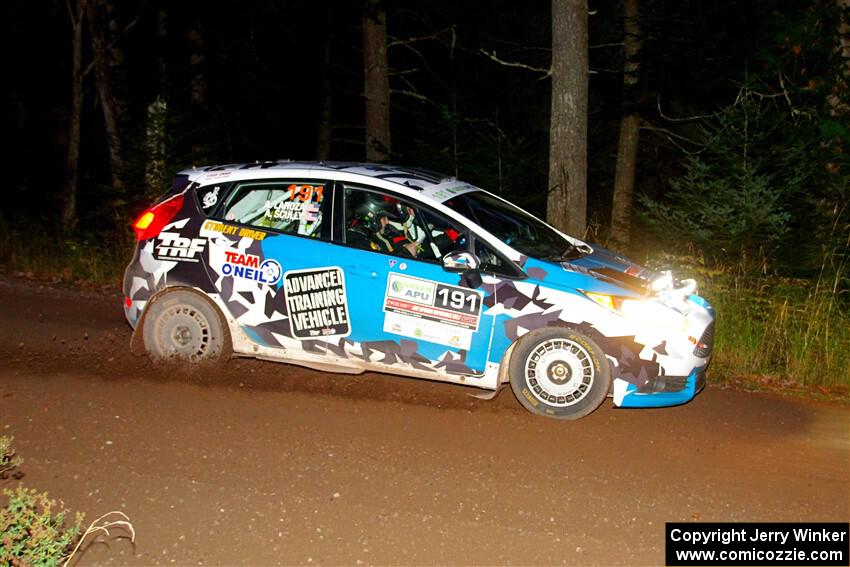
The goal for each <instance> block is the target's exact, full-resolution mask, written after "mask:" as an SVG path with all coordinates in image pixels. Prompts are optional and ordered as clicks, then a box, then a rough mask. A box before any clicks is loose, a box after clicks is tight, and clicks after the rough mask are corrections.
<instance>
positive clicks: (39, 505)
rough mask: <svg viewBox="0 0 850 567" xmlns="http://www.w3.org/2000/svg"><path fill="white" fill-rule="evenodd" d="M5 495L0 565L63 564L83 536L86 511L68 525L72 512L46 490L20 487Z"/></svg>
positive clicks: (0, 516)
mask: <svg viewBox="0 0 850 567" xmlns="http://www.w3.org/2000/svg"><path fill="white" fill-rule="evenodd" d="M3 494H4V495H5V496H6V498H8V500H9V502H8V504H7V505H6V507H5V508H4V509H2V510H0V564H2V565H31V566H33V567H35V566H45V567H52V566H56V565H60V564H61V563H62V561H63V560H64V559H65V558H66V557H67V556H68V554H69V552H70V551H71V548H72V546H73V545H74V543H75V542H76V541H77V540H78V539H79V537H80V531H81V525H82V522H83V516H82V514H77V515H76V517H75V519H74V522H73V523H72V524H71V525H70V526H65V517H66V515H67V514H68V511H67V510H66V509H65V508H64V507H63V506H62V505H61V503H59V504H57V502H56V501H55V500H51V499H50V498H48V496H47V493H46V492H42V493H39V492H36V490H35V489H27V488H24V487H21V486H19V487H18V488H16V489H15V490H9V489H5V490H4V491H3Z"/></svg>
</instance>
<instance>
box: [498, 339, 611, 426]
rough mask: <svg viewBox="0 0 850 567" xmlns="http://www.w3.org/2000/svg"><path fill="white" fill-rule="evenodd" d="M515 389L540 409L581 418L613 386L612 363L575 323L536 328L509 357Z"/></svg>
mask: <svg viewBox="0 0 850 567" xmlns="http://www.w3.org/2000/svg"><path fill="white" fill-rule="evenodd" d="M508 364H509V366H508V372H509V373H510V377H511V389H512V390H513V391H514V395H515V396H516V398H517V400H519V403H521V404H522V405H523V407H525V409H527V410H528V411H530V412H532V413H535V414H537V415H543V416H547V417H554V418H558V419H579V418H581V417H584V416H586V415H588V414H589V413H591V412H593V411H594V410H595V409H596V408H598V407H599V406H600V405H601V404H602V401H603V400H604V399H605V397H606V396H607V395H608V391H609V389H610V387H611V367H610V365H609V363H608V359H607V358H606V357H605V353H604V352H602V349H601V348H599V345H597V344H596V343H595V342H593V340H591V339H589V338H588V337H586V336H585V335H583V334H581V333H579V332H577V331H573V330H572V329H563V328H549V329H540V330H537V331H532V332H531V333H529V334H528V335H526V336H524V337H522V338H521V339H520V341H519V342H518V343H517V345H516V347H515V348H514V350H513V352H512V353H511V359H510V361H509V363H508Z"/></svg>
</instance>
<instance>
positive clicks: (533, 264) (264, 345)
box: [124, 162, 714, 419]
mask: <svg viewBox="0 0 850 567" xmlns="http://www.w3.org/2000/svg"><path fill="white" fill-rule="evenodd" d="M134 228H135V231H136V236H137V239H138V246H137V248H136V251H135V254H134V256H133V260H132V261H131V262H130V265H129V266H128V267H127V271H126V274H125V276H124V295H125V313H126V316H127V320H128V321H129V322H130V325H131V326H132V327H133V328H134V329H135V331H134V333H133V343H132V345H133V348H134V350H135V351H137V352H138V351H142V350H146V351H147V352H148V353H150V355H151V356H153V357H154V358H158V359H159V358H168V357H174V356H177V357H184V358H186V359H188V360H191V361H196V360H201V359H211V358H216V357H221V356H229V355H231V354H235V355H238V356H252V357H256V358H262V359H268V360H276V361H281V362H289V363H293V364H299V365H303V366H307V367H310V368H316V369H320V370H327V371H333V372H343V373H360V372H363V371H364V370H376V371H381V372H388V373H391V374H398V375H403V376H413V377H418V378H428V379H431V380H442V381H446V382H455V383H459V384H465V385H467V386H476V387H478V388H482V389H485V390H490V391H492V392H493V394H492V395H495V392H497V391H498V390H499V389H500V387H501V386H502V385H503V384H505V383H508V382H510V384H511V387H512V389H513V391H514V394H515V395H516V397H517V399H518V400H519V401H520V402H521V403H522V405H523V406H525V407H526V408H527V409H529V410H530V411H532V412H534V413H537V414H541V415H546V416H551V417H557V418H567V419H575V418H579V417H582V416H585V415H587V414H589V413H590V412H592V411H593V410H594V409H596V408H597V407H598V406H599V405H600V404H601V403H602V401H603V400H604V399H605V397H606V396H608V395H609V394H610V395H611V396H612V397H613V401H614V405H616V406H620V407H657V406H669V405H675V404H681V403H684V402H687V401H688V400H690V399H691V398H693V397H694V395H695V394H696V393H697V392H698V391H699V390H700V389H701V388H702V386H703V384H704V380H705V378H704V376H705V369H706V367H707V366H708V363H709V359H710V356H711V349H712V335H713V329H714V311H713V310H712V308H711V306H710V305H709V304H708V303H707V302H706V301H705V300H704V299H702V298H701V297H699V296H698V295H696V290H695V288H696V284H695V283H694V282H693V280H685V281H678V280H676V279H674V278H673V277H672V276H671V275H670V274H669V272H666V273H653V272H650V271H649V270H647V269H645V268H641V267H640V266H637V265H635V264H633V263H631V262H630V261H628V260H626V259H625V258H622V257H620V256H617V255H616V254H614V253H612V252H610V251H606V250H603V249H600V248H596V247H594V246H591V245H589V244H587V243H585V242H582V241H580V240H578V239H576V238H572V237H570V236H567V235H565V234H562V233H560V232H559V231H557V230H555V229H554V228H552V227H550V226H549V225H547V224H545V223H544V222H542V221H540V220H539V219H537V218H535V217H534V216H532V215H530V214H528V213H526V212H524V211H522V210H521V209H519V208H517V207H515V206H514V205H512V204H510V203H508V202H507V201H505V200H503V199H501V198H499V197H497V196H495V195H493V194H491V193H488V192H486V191H483V190H481V189H479V188H478V187H474V186H472V185H470V184H468V183H464V182H462V181H458V180H456V179H454V178H448V177H444V176H441V175H439V174H435V173H432V172H428V171H424V170H420V169H411V168H403V167H393V166H386V165H371V164H350V163H330V162H321V163H296V162H263V163H253V164H235V165H224V166H214V167H205V168H199V169H191V170H186V171H183V172H181V173H180V174H179V175H178V176H177V177H176V179H175V184H174V187H173V188H172V190H171V192H170V193H169V194H167V195H165V196H164V197H162V198H161V199H160V200H159V201H158V202H157V203H156V204H154V205H153V206H152V207H151V208H150V209H148V210H147V211H145V212H144V213H143V214H142V215H141V216H140V217H139V219H138V220H137V221H136V222H135V226H134ZM482 397H487V396H482Z"/></svg>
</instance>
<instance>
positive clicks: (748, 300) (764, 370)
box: [668, 250, 850, 388]
mask: <svg viewBox="0 0 850 567" xmlns="http://www.w3.org/2000/svg"><path fill="white" fill-rule="evenodd" d="M834 253H835V251H834V250H829V251H827V254H828V258H825V263H824V266H825V269H824V272H823V275H822V276H821V277H820V278H816V279H815V280H814V281H810V280H807V279H799V278H779V277H775V276H774V277H761V276H760V277H747V276H742V275H741V274H740V273H739V272H737V271H735V270H733V269H718V268H708V267H706V266H705V263H704V262H702V261H697V260H695V259H694V257H679V258H678V262H677V263H678V267H677V272H678V273H680V274H682V275H685V274H686V275H688V276H691V277H695V278H697V280H698V281H699V282H700V286H701V287H700V294H701V295H703V296H705V297H706V298H707V299H708V300H709V301H710V302H711V304H712V306H713V307H714V308H715V310H716V311H717V313H718V315H717V328H716V335H715V342H714V354H713V360H712V367H711V374H712V376H713V377H720V378H721V379H722V378H725V377H734V376H742V375H743V376H749V375H756V376H775V377H777V378H779V379H780V380H781V381H786V382H788V383H793V384H798V385H808V386H821V387H823V386H826V387H834V386H838V387H844V388H847V387H850V373H848V372H847V368H850V311H848V306H850V298H848V297H847V295H848V294H847V291H846V287H842V283H841V282H842V281H843V280H846V276H847V268H848V266H847V264H846V263H844V261H845V260H846V258H844V259H842V260H840V261H839V263H837V264H834V265H832V267H830V268H828V269H827V266H828V262H832V261H833V260H835V259H836V257H835V256H834ZM668 261H669V259H668Z"/></svg>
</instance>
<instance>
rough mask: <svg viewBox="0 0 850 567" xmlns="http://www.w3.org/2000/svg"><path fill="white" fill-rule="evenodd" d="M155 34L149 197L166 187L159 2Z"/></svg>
mask: <svg viewBox="0 0 850 567" xmlns="http://www.w3.org/2000/svg"><path fill="white" fill-rule="evenodd" d="M156 23H157V26H156V37H157V47H158V53H157V75H158V79H159V96H157V97H156V100H154V101H153V102H152V103H150V104H149V105H148V112H147V127H146V129H145V150H146V152H147V158H146V160H145V179H144V183H145V196H146V197H147V198H148V199H152V198H153V197H156V196H157V195H159V194H161V193H162V192H163V190H165V188H166V183H167V179H166V177H165V169H166V159H165V140H166V125H167V122H166V120H167V117H168V105H167V103H166V102H165V101H166V100H167V97H168V86H169V85H168V58H167V52H168V13H167V12H166V11H165V8H164V7H162V6H160V8H159V10H157V18H156Z"/></svg>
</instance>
